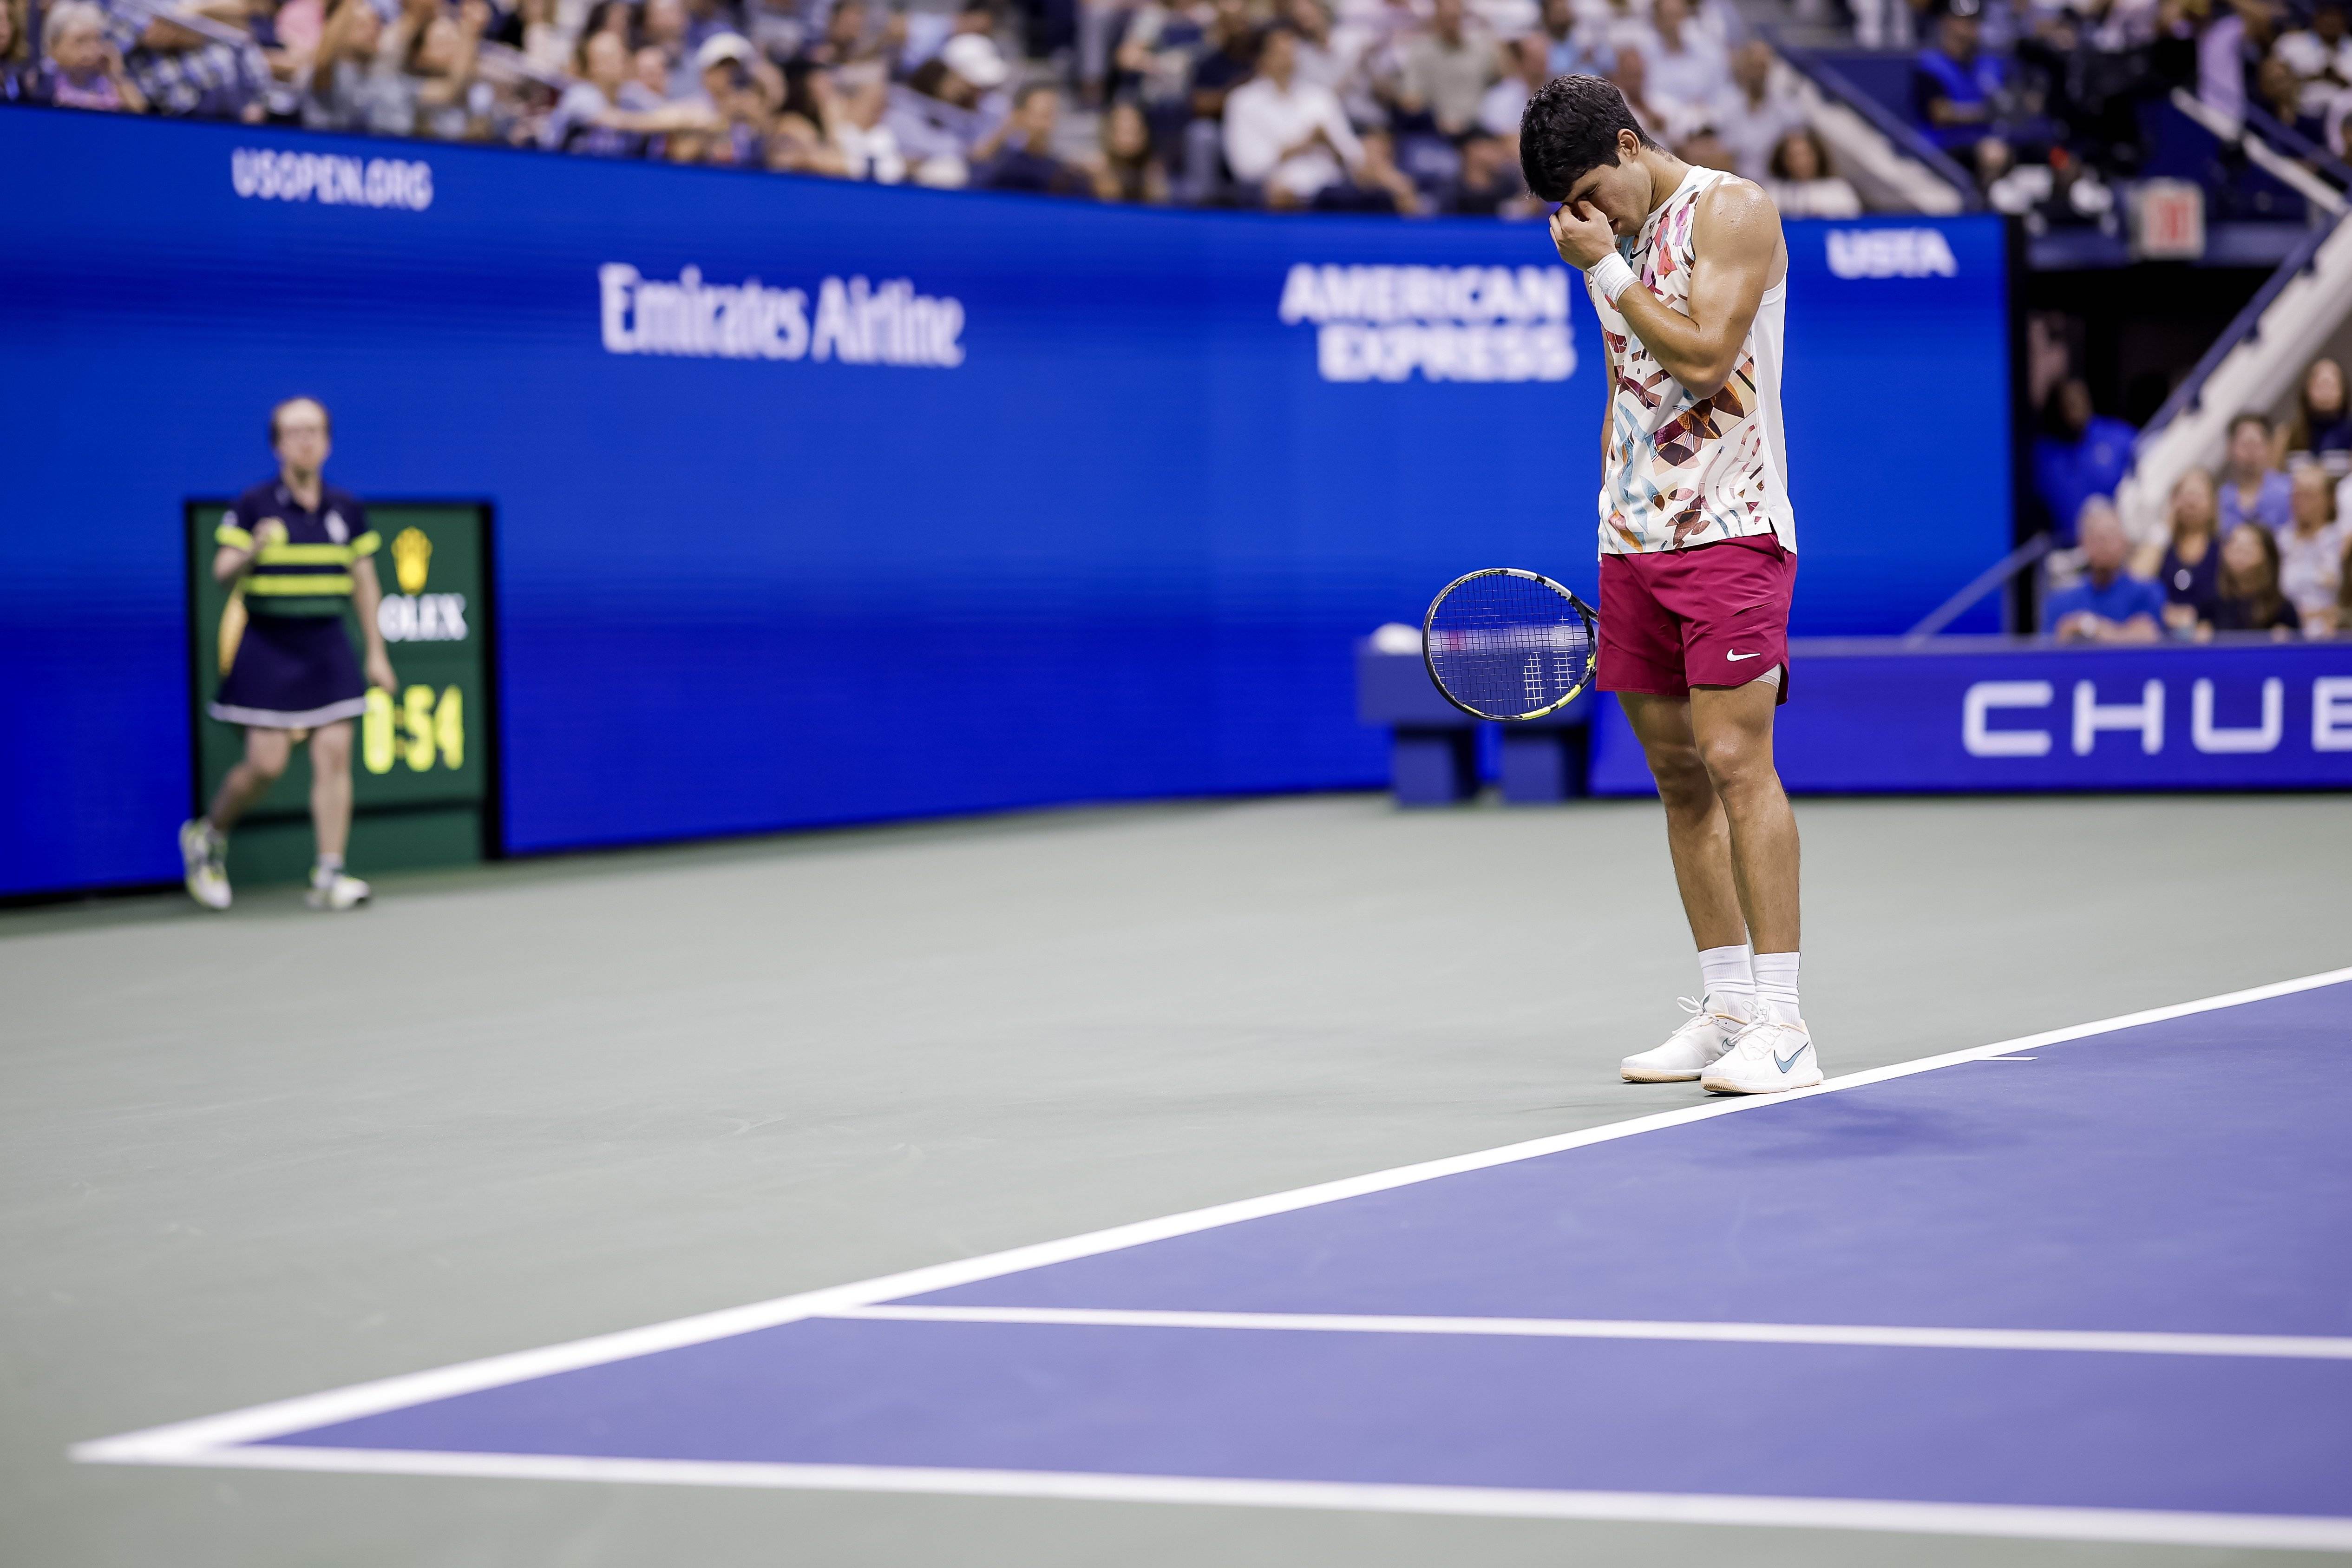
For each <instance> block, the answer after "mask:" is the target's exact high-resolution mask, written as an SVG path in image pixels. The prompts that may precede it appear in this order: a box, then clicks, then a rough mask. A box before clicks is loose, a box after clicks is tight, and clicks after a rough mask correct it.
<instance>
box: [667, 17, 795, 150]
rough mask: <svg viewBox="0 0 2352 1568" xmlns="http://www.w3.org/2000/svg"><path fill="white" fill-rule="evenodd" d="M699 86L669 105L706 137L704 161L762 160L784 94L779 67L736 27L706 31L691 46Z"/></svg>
mask: <svg viewBox="0 0 2352 1568" xmlns="http://www.w3.org/2000/svg"><path fill="white" fill-rule="evenodd" d="M694 63H695V66H696V68H697V69H698V72H699V74H700V77H701V81H702V90H701V91H700V92H698V93H697V94H696V95H695V96H694V97H692V98H689V99H686V100H681V101H680V102H679V103H678V104H677V105H675V106H674V107H676V108H677V109H678V110H681V111H683V112H685V113H688V114H690V115H693V116H694V117H695V118H696V119H697V120H698V121H700V122H701V126H702V129H704V130H705V131H706V132H707V133H708V135H709V139H710V140H709V145H708V146H707V147H706V149H705V151H704V155H703V159H704V162H706V163H730V164H737V165H740V166H745V167H749V166H750V165H751V164H754V163H764V162H765V161H766V154H765V151H764V149H765V147H766V143H767V139H768V132H769V131H770V129H771V127H772V125H773V123H774V121H775V117H776V111H777V110H779V109H781V108H782V105H783V101H784V97H785V89H784V79H783V73H782V72H781V71H779V70H777V69H776V68H775V67H774V66H773V65H772V64H770V63H769V62H768V61H766V60H763V59H761V58H760V55H759V51H757V50H756V49H754V48H752V47H751V39H749V38H747V37H743V35H742V34H740V33H712V34H709V36H708V37H705V38H704V39H703V40H702V43H701V44H700V46H699V47H697V48H696V49H695V51H694Z"/></svg>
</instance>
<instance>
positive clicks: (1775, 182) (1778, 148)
mask: <svg viewBox="0 0 2352 1568" xmlns="http://www.w3.org/2000/svg"><path fill="white" fill-rule="evenodd" d="M1764 188H1765V189H1766V190H1767V191H1769V192H1770V193H1771V196H1772V203H1773V205H1775V206H1777V207H1779V208H1780V216H1782V217H1858V216H1861V214H1862V197H1861V195H1859V194H1858V193H1857V192H1856V191H1855V190H1854V188H1853V185H1851V184H1848V183H1847V182H1846V181H1844V180H1843V179H1841V178H1839V176H1838V173H1837V171H1836V169H1835V168H1834V167H1832V165H1831V163H1830V150H1829V149H1828V148H1827V147H1824V146H1822V133H1821V132H1818V131H1816V130H1814V129H1813V128H1812V127H1811V126H1810V125H1800V126H1798V127H1796V128H1795V129H1794V130H1792V131H1790V132H1787V133H1785V134H1784V135H1782V136H1781V138H1780V142H1778V143H1777V144H1775V145H1774V147H1773V149H1772V162H1771V164H1770V165H1769V178H1768V179H1766V181H1765V182H1764ZM2115 423H2116V424H2118V425H2121V424H2122V423H2123V422H2122V421H2121V420H2116V421H2115ZM2124 428H2125V429H2126V430H2128V429H2130V428H2131V426H2128V425H2126V426H2124ZM2117 478H2118V479H2120V478H2121V476H2120V475H2118V476H2117Z"/></svg>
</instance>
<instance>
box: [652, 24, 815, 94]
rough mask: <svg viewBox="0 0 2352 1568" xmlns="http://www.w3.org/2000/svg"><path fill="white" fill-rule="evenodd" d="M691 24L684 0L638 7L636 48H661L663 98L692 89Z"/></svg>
mask: <svg viewBox="0 0 2352 1568" xmlns="http://www.w3.org/2000/svg"><path fill="white" fill-rule="evenodd" d="M855 3H856V0H843V4H845V5H850V4H855ZM691 25H692V19H691V18H690V17H688V16H687V14H686V0H645V4H644V5H642V6H641V7H639V9H638V13H637V48H638V51H639V52H640V53H641V54H642V53H643V51H645V50H646V49H658V50H660V51H661V58H662V71H663V76H664V78H665V79H664V81H663V83H662V86H661V88H660V89H659V90H660V92H661V95H662V97H663V98H664V99H665V100H668V99H673V98H684V97H686V96H687V95H688V94H689V93H691V92H692V91H693V90H694V88H695V80H694V62H693V60H692V59H691V58H689V57H688V52H687V47H686V30H687V28H688V26H691ZM640 79H643V69H642V68H640ZM652 85H653V84H652V83H651V82H646V86H648V87H651V86H652Z"/></svg>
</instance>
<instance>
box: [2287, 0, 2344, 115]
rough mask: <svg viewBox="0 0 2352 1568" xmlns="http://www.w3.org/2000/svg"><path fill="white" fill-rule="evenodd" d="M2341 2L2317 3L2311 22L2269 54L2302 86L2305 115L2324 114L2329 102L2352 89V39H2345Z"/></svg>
mask: <svg viewBox="0 0 2352 1568" xmlns="http://www.w3.org/2000/svg"><path fill="white" fill-rule="evenodd" d="M2346 22H2347V12H2346V8H2345V4H2344V0H2318V4H2317V5H2314V6H2312V8H2311V22H2310V25H2309V26H2305V27H2303V28H2299V29H2297V30H2296V31H2294V32H2292V33H2288V34H2285V35H2284V36H2283V37H2280V39H2279V41H2278V42H2277V43H2276V44H2274V45H2273V46H2272V49H2271V52H2272V53H2273V55H2274V56H2275V57H2276V58H2279V59H2282V60H2284V61H2285V62H2286V65H2287V67H2288V68H2289V69H2291V70H2293V71H2294V74H2295V77H2296V79H2297V80H2298V81H2300V82H2301V83H2302V85H2303V92H2304V96H2303V109H2304V112H2305V113H2307V114H2310V113H2325V112H2326V109H2327V106H2328V104H2329V102H2330V100H2334V99H2335V98H2336V97H2337V96H2338V95H2339V94H2341V93H2342V92H2343V91H2344V89H2346V88H2347V87H2352V37H2347V36H2346V35H2347V30H2348V29H2347V26H2346Z"/></svg>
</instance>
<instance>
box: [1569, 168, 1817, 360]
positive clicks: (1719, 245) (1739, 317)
mask: <svg viewBox="0 0 2352 1568" xmlns="http://www.w3.org/2000/svg"><path fill="white" fill-rule="evenodd" d="M1695 216H1696V229H1695V230H1694V232H1693V235H1692V239H1693V241H1694V243H1693V246H1692V249H1693V250H1694V251H1695V252H1696V255H1695V256H1694V258H1693V259H1692V262H1691V282H1690V314H1688V315H1685V314H1683V313H1682V312H1681V311H1680V310H1675V308H1674V307H1673V306H1671V305H1668V304H1666V303H1664V301H1662V300H1659V299H1658V297H1657V296H1656V295H1654V294H1653V293H1651V292H1650V291H1649V290H1648V289H1644V288H1642V287H1641V286H1640V285H1639V284H1636V285H1635V286H1634V287H1633V288H1631V289H1626V290H1625V291H1624V292H1623V293H1622V294H1620V295H1618V296H1617V309H1618V310H1619V311H1620V312H1621V313H1622V315H1623V316H1624V318H1625V324H1626V325H1627V326H1629V327H1631V328H1632V329H1633V333H1634V335H1635V336H1637V337H1639V338H1640V339H1641V340H1642V342H1643V344H1644V345H1645V346H1647V348H1648V349H1649V351H1650V353H1652V354H1654V355H1655V356H1656V358H1657V361H1658V363H1660V364H1661V365H1663V366H1664V367H1665V370H1666V374H1669V375H1671V376H1673V377H1674V378H1675V380H1676V381H1678V382H1680V383H1682V384H1683V386H1684V388H1685V390H1687V391H1688V392H1689V393H1690V395H1692V396H1693V397H1712V396H1713V395H1715V394H1717V392H1720V391H1722V390H1723V384H1724V383H1725V382H1727V381H1728V380H1730V379H1731V373H1732V371H1733V370H1735V369H1737V368H1738V363H1739V349H1740V345H1741V344H1743V343H1744V342H1747V341H1748V328H1749V327H1751V326H1753V325H1754V324H1755V321H1756V310H1757V307H1758V306H1759V305H1761V304H1762V303H1763V301H1764V290H1765V289H1768V288H1769V287H1770V286H1771V279H1772V268H1773V265H1774V263H1775V262H1777V261H1778V260H1779V258H1780V214H1779V213H1778V212H1776V211H1775V210H1773V206H1772V200H1771V198H1770V197H1769V196H1767V195H1765V194H1764V193H1763V192H1762V191H1761V190H1759V189H1758V188H1757V187H1756V186H1754V185H1752V184H1748V182H1747V181H1745V180H1727V181H1726V182H1724V183H1723V184H1720V185H1717V187H1716V188H1715V189H1714V190H1711V191H1709V192H1708V193H1707V194H1706V195H1704V196H1702V197H1700V198H1699V203H1698V210H1697V212H1696V215H1695ZM1552 238H1553V241H1554V242H1555V243H1556V244H1557V245H1558V246H1559V253H1560V255H1561V256H1562V257H1563V258H1566V259H1567V260H1569V261H1570V262H1573V263H1575V264H1576V265H1578V266H1580V267H1590V266H1591V265H1592V264H1593V263H1594V262H1596V261H1599V260H1600V259H1601V258H1602V257H1603V256H1604V255H1606V254H1607V253H1608V252H1609V251H1610V250H1612V249H1614V248H1615V247H1616V236H1615V235H1614V234H1613V233H1612V232H1611V230H1610V228H1609V220H1608V219H1607V218H1605V217H1602V216H1601V213H1600V211H1599V209H1598V208H1595V207H1593V206H1592V205H1590V204H1589V203H1579V204H1578V205H1577V208H1576V211H1575V212H1574V213H1573V214H1570V212H1569V210H1568V209H1567V208H1565V207H1563V208H1561V209H1560V210H1559V212H1556V213H1554V214H1553V215H1552Z"/></svg>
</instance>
